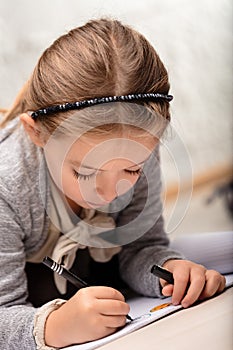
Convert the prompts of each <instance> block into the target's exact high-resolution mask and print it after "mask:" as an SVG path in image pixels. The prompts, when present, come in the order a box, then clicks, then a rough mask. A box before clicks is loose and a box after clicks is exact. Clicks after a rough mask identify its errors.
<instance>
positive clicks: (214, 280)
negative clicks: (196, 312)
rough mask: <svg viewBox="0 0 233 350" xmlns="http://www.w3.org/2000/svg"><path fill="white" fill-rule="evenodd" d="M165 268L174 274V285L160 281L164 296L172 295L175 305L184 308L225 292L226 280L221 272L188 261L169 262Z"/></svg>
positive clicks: (165, 264) (164, 265)
mask: <svg viewBox="0 0 233 350" xmlns="http://www.w3.org/2000/svg"><path fill="white" fill-rule="evenodd" d="M163 267H164V268H165V269H167V270H169V271H171V272H172V273H173V277H174V285H171V284H168V282H166V281H164V280H162V279H160V283H161V285H162V287H163V289H162V294H163V295H165V296H170V295H172V303H173V304H174V305H178V304H180V303H181V304H182V306H183V307H184V308H186V307H188V306H190V305H192V304H193V303H194V302H195V301H197V300H204V299H207V298H209V297H211V296H213V295H214V294H216V293H220V292H222V291H223V290H224V288H225V284H226V279H225V277H224V276H222V275H221V274H220V273H219V272H217V271H214V270H207V269H206V268H205V267H204V266H202V265H198V264H195V263H193V262H191V261H188V260H168V261H166V262H165V263H164V264H163Z"/></svg>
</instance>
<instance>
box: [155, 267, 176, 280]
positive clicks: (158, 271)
mask: <svg viewBox="0 0 233 350" xmlns="http://www.w3.org/2000/svg"><path fill="white" fill-rule="evenodd" d="M150 272H151V273H153V274H154V275H155V276H157V277H159V278H162V279H163V280H165V281H167V282H168V283H170V284H174V278H173V274H172V273H171V272H170V271H168V270H166V269H164V268H162V267H161V266H159V265H153V266H152V268H151V271H150Z"/></svg>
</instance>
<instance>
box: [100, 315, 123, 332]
mask: <svg viewBox="0 0 233 350" xmlns="http://www.w3.org/2000/svg"><path fill="white" fill-rule="evenodd" d="M102 322H103V324H104V325H105V327H106V328H114V329H115V328H119V327H123V326H124V325H125V324H126V318H125V316H103V320H102Z"/></svg>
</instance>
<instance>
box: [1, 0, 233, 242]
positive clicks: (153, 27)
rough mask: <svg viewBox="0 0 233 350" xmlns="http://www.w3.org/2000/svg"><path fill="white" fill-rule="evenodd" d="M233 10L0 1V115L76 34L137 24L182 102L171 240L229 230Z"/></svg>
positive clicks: (215, 4)
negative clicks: (103, 23)
mask: <svg viewBox="0 0 233 350" xmlns="http://www.w3.org/2000/svg"><path fill="white" fill-rule="evenodd" d="M232 7H233V4H232V1H231V0H221V1H212V0H196V1H195V2H191V1H187V0H163V1H159V0H144V1H141V0H128V1H123V0H114V1H113V0H85V1H78V0H50V1H47V0H40V1H32V0H21V1H15V0H0V91H1V93H0V108H8V107H9V106H10V105H11V104H12V103H13V100H14V98H15V96H16V94H17V92H18V90H19V89H20V88H21V86H22V85H23V83H24V82H25V81H26V80H27V79H28V77H29V75H30V73H31V72H32V70H33V67H34V65H35V64H36V62H37V60H38V58H39V56H40V54H41V53H42V52H43V51H44V49H45V48H46V47H47V46H49V45H50V44H51V43H52V42H53V41H54V40H55V39H56V38H57V37H58V36H60V35H62V34H64V33H66V32H67V31H68V30H69V29H71V28H73V27H75V26H79V25H82V24H84V23H85V22H86V21H88V20H89V19H91V18H98V17H101V16H110V17H112V18H117V19H119V20H121V21H123V22H124V23H126V24H129V25H131V26H132V27H134V28H135V29H136V30H139V31H140V32H141V33H142V34H144V35H145V36H146V37H147V39H148V40H149V41H150V42H151V43H152V45H153V46H154V47H155V49H156V50H157V52H158V53H159V55H160V57H161V59H162V60H163V62H164V63H165V66H166V67H167V69H168V72H169V75H170V82H171V93H172V94H173V95H174V100H173V102H172V103H171V111H172V124H171V127H170V129H169V130H168V132H167V133H166V135H165V137H164V139H163V140H162V145H161V158H162V161H161V162H162V178H163V184H164V190H163V200H164V216H165V220H166V228H167V232H168V233H169V234H170V235H171V236H172V237H175V236H176V235H179V234H182V233H192V232H206V231H224V230H230V229H232V214H231V213H232V211H231V210H232V196H233V195H232V191H233V190H232V185H231V184H230V180H231V179H232V92H233V84H232V63H233V62H232V61H233V55H232V17H233V11H232V10H233V9H232ZM230 206H231V210H230Z"/></svg>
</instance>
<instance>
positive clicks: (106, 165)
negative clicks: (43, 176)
mask: <svg viewBox="0 0 233 350" xmlns="http://www.w3.org/2000/svg"><path fill="white" fill-rule="evenodd" d="M155 146H156V141H155V139H154V138H153V137H151V136H149V135H148V136H147V137H145V135H144V136H143V137H140V135H138V137H137V133H136V132H134V134H133V136H130V137H129V136H118V135H115V136H112V135H111V136H109V137H107V136H106V137H103V136H101V137H100V136H98V137H97V136H95V135H93V134H92V135H91V136H90V135H89V136H88V135H86V136H82V137H80V138H79V139H78V140H77V141H75V142H74V143H73V145H72V146H71V147H70V148H69V150H68V152H66V154H65V156H64V157H63V160H62V162H61V161H58V162H54V160H53V161H51V162H50V161H49V158H50V157H49V153H50V152H48V154H47V163H48V166H49V168H50V172H51V173H52V176H53V179H54V180H55V182H56V183H59V179H58V176H60V175H61V181H60V187H62V191H63V193H64V194H65V196H66V198H67V199H68V202H69V204H70V205H71V206H72V207H73V209H74V207H75V205H78V206H81V207H84V208H98V207H101V206H103V205H106V204H108V203H110V202H112V201H113V200H114V199H115V198H116V197H118V196H120V195H122V194H123V193H125V192H127V191H128V190H129V189H130V188H131V187H132V186H133V185H134V184H135V183H136V181H137V180H138V178H139V176H140V173H141V171H142V168H143V165H144V163H145V161H146V160H147V159H148V157H149V156H150V154H151V152H152V150H153V149H154V147H155ZM57 151H58V150H56V153H57ZM50 154H53V155H54V152H52V153H50ZM50 159H51V158H50ZM53 159H54V157H53ZM59 163H60V164H62V165H61V171H60V169H59V168H57V164H59ZM59 174H60V175H59Z"/></svg>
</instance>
